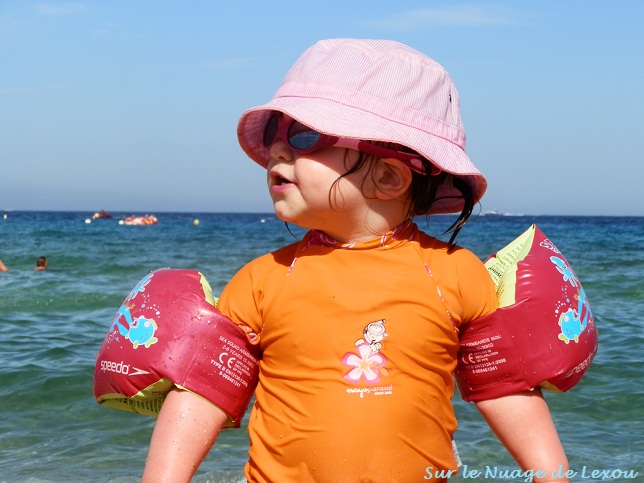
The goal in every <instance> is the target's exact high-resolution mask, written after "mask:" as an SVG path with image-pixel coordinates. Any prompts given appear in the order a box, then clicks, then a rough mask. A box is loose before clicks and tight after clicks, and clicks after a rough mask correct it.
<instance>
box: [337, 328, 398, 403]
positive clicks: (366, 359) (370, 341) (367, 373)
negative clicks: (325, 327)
mask: <svg viewBox="0 0 644 483" xmlns="http://www.w3.org/2000/svg"><path fill="white" fill-rule="evenodd" d="M362 335H363V338H362V339H358V340H357V341H356V342H355V346H356V347H357V348H358V353H357V354H355V353H354V352H347V353H346V354H345V355H344V357H343V358H342V364H343V365H344V366H347V367H350V368H351V370H349V371H348V372H347V373H346V374H345V375H344V378H345V379H346V380H347V381H349V382H351V383H353V384H357V383H359V382H360V381H364V382H365V383H367V384H369V385H374V384H378V383H379V382H380V378H381V377H383V376H387V375H388V374H389V371H388V370H387V368H386V367H385V364H386V363H387V358H386V357H385V356H384V355H382V354H381V353H380V349H382V343H381V342H382V341H383V340H384V338H385V337H387V331H386V330H385V320H384V319H381V320H376V321H375V322H371V323H369V324H367V326H366V327H365V328H364V330H363V331H362ZM360 397H362V396H360Z"/></svg>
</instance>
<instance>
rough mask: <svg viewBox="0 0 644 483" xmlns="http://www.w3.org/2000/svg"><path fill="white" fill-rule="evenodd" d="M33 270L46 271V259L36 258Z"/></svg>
mask: <svg viewBox="0 0 644 483" xmlns="http://www.w3.org/2000/svg"><path fill="white" fill-rule="evenodd" d="M34 270H47V259H46V258H45V257H38V259H37V260H36V268H34Z"/></svg>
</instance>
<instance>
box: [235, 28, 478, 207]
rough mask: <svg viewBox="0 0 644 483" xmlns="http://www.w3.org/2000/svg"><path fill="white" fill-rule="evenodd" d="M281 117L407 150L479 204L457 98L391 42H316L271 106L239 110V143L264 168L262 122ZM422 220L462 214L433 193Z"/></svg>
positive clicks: (434, 71)
mask: <svg viewBox="0 0 644 483" xmlns="http://www.w3.org/2000/svg"><path fill="white" fill-rule="evenodd" d="M272 111H280V112H283V113H284V114H287V115H288V116H290V117H292V118H294V119H296V120H298V121H299V122H301V123H303V124H305V125H307V126H309V127H311V128H313V129H315V130H316V131H319V132H321V133H324V134H328V135H332V136H338V137H343V138H350V139H359V140H363V141H382V142H392V143H398V144H401V145H403V146H406V147H408V148H410V149H412V150H414V151H416V152H417V153H419V154H421V155H422V156H423V157H425V158H426V159H428V160H429V161H431V162H432V163H433V164H434V165H435V166H437V167H438V168H440V169H441V170H442V171H445V172H447V173H450V174H452V175H454V176H457V177H459V178H461V179H462V180H463V181H465V182H466V183H468V184H469V185H470V187H471V188H472V194H473V196H474V203H476V202H478V201H479V200H480V199H481V197H482V196H483V193H485V189H486V187H487V182H486V181H485V177H484V176H483V175H482V174H481V172H480V171H479V170H478V169H476V167H475V166H474V164H472V162H471V161H470V159H469V158H468V157H467V155H466V154H465V131H464V129H463V123H462V121H461V116H460V107H459V100H458V93H457V91H456V88H455V86H454V84H453V83H452V80H451V78H450V76H449V74H448V73H447V72H446V71H445V69H444V68H443V67H442V66H441V65H440V64H438V63H437V62H435V61H434V60H432V59H430V58H429V57H427V56H425V55H423V54H422V53H420V52H418V51H416V50H414V49H412V48H410V47H408V46H406V45H404V44H401V43H398V42H394V41H390V40H361V39H331V40H322V41H320V42H318V43H316V44H315V45H313V46H312V47H310V48H309V49H307V50H306V51H305V52H304V54H302V56H301V57H300V58H299V59H298V60H297V61H296V62H295V64H293V66H292V67H291V69H290V70H289V71H288V73H287V74H286V77H285V78H284V80H283V81H282V85H281V86H280V88H279V89H278V90H277V92H276V93H275V95H274V96H273V99H271V100H270V102H268V103H267V104H264V105H262V106H258V107H255V108H252V109H249V110H247V111H245V112H244V113H243V114H242V116H241V118H240V120H239V124H238V126H237V136H238V138H239V144H240V145H241V147H242V149H243V150H244V151H245V152H246V154H247V155H248V156H249V157H250V158H251V159H252V160H253V161H255V162H256V163H258V164H259V165H261V166H263V167H264V168H265V167H266V166H267V164H268V162H269V160H270V157H269V150H268V149H267V148H266V147H264V144H263V136H264V128H265V126H266V122H267V121H268V118H269V116H270V114H271V112H272ZM437 198H438V199H439V201H437V202H435V203H434V204H433V205H432V208H431V210H430V212H429V213H434V214H437V213H455V212H460V211H461V210H462V208H463V200H462V199H461V198H460V192H459V191H457V190H456V189H454V188H453V187H451V186H449V183H448V184H446V185H443V186H441V187H440V188H439V190H438V193H437Z"/></svg>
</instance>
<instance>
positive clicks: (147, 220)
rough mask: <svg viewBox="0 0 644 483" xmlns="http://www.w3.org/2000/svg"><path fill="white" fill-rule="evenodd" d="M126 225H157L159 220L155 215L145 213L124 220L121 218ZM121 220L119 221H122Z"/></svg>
mask: <svg viewBox="0 0 644 483" xmlns="http://www.w3.org/2000/svg"><path fill="white" fill-rule="evenodd" d="M121 222H122V224H124V225H156V224H157V223H158V222H159V220H157V217H156V216H154V215H145V216H128V217H127V218H125V219H124V220H121ZM121 222H119V223H121Z"/></svg>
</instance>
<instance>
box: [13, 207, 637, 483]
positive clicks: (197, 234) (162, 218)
mask: <svg viewBox="0 0 644 483" xmlns="http://www.w3.org/2000/svg"><path fill="white" fill-rule="evenodd" d="M129 214H130V213H127V215H129ZM155 214H156V215H157V216H158V218H159V224H158V225H156V226H123V225H119V224H118V218H119V217H120V216H121V214H114V213H113V216H114V218H112V219H107V220H96V221H94V222H92V223H89V224H87V223H85V220H86V218H88V216H90V215H91V214H89V213H61V212H10V213H7V214H6V215H7V217H6V219H2V218H0V259H1V260H3V261H4V263H5V264H6V265H7V266H8V267H9V268H10V269H11V272H7V273H1V272H0V414H1V418H0V482H5V481H6V482H30V483H42V482H49V481H51V482H58V481H66V482H75V481H79V482H81V481H97V482H135V481H138V478H139V477H140V474H141V471H142V468H143V464H144V461H145V457H146V453H147V445H148V442H149V438H150V434H151V431H152V427H153V422H154V421H153V420H152V419H151V418H147V417H144V416H139V415H135V414H129V413H125V412H121V411H116V410H114V409H109V408H106V407H103V406H99V405H98V404H96V403H95V401H94V399H93V395H92V384H93V382H92V378H93V368H94V366H93V364H94V357H95V355H96V352H97V350H98V348H99V346H100V344H101V342H102V339H103V337H104V336H105V333H106V332H107V329H108V326H109V324H110V322H111V320H112V317H113V315H114V313H115V311H116V309H117V308H118V307H119V305H120V304H121V302H122V301H123V299H124V298H125V296H126V295H127V294H128V292H129V291H130V289H131V288H132V287H133V286H134V285H135V284H136V282H138V281H139V280H140V279H141V278H142V277H143V276H144V275H146V274H147V273H148V272H149V271H150V270H152V269H155V268H159V267H165V266H169V267H173V268H193V269H199V270H200V271H201V272H202V273H204V275H205V276H206V277H207V278H208V280H209V281H210V283H211V285H212V287H213V290H214V292H216V293H218V292H219V291H221V289H222V288H223V287H224V285H225V283H226V281H227V280H228V279H229V278H230V277H231V276H232V275H233V274H234V273H235V272H236V271H237V269H239V268H240V267H241V266H242V265H243V264H244V263H246V262H247V261H249V260H251V259H252V258H254V257H256V256H259V255H261V254H263V253H265V252H267V251H270V250H272V249H275V248H277V247H280V246H283V245H285V244H287V243H290V242H292V241H293V240H294V238H293V235H291V234H290V233H289V231H288V230H287V229H286V227H285V226H284V224H283V223H281V222H279V221H278V220H276V219H275V217H274V216H273V215H270V214H205V213H199V214H195V213H172V214H170V213H167V214H164V213H155ZM0 215H1V213H0ZM195 218H198V219H199V221H200V223H199V225H198V226H195V225H194V224H193V220H194V219H195ZM447 223H448V220H447V219H446V218H445V217H434V218H432V219H431V221H430V225H429V226H427V225H426V224H425V222H424V221H420V222H419V225H420V226H421V228H423V229H424V230H425V231H428V232H429V233H431V234H435V235H436V234H439V233H440V232H441V230H442V229H443V228H444V227H445V226H446V224H447ZM531 223H537V225H538V226H539V227H540V228H541V229H542V231H544V232H545V233H546V235H547V236H548V237H549V238H550V239H551V240H552V241H553V242H554V243H555V244H556V245H557V247H558V248H559V249H560V250H561V251H562V252H563V253H564V255H565V256H566V258H567V259H568V261H569V262H570V263H571V265H572V266H573V267H574V269H575V271H576V272H577V275H578V276H579V278H580V279H581V281H582V283H583V284H584V288H585V290H586V292H587V294H588V297H589V300H590V303H591V306H592V309H593V313H594V316H595V319H596V324H597V327H598V329H599V338H600V348H599V352H598V354H597V356H596V358H595V361H594V362H593V364H592V366H591V368H590V370H589V371H588V373H587V374H586V376H585V377H584V379H583V380H582V381H581V383H580V384H579V385H578V386H577V387H576V388H574V389H572V390H571V391H570V392H568V393H566V394H559V395H548V401H549V404H550V407H551V410H552V413H553V417H554V419H555V423H556V424H557V427H558V429H559V432H560V436H561V439H562V441H563V444H564V447H565V448H566V451H567V453H568V457H569V460H570V464H571V467H572V469H573V470H574V471H577V473H578V474H577V476H576V477H575V478H573V481H589V482H590V481H601V478H600V477H598V478H592V475H591V472H592V471H597V470H610V474H609V476H619V477H618V478H612V479H611V481H644V402H643V401H644V384H643V382H644V381H643V374H644V354H643V351H642V342H643V340H644V331H643V329H642V322H643V321H644V318H643V317H642V315H641V313H640V311H641V309H642V308H643V302H644V280H643V277H642V274H643V273H644V218H610V217H529V216H525V217H524V216H517V217H506V216H480V217H478V218H475V219H474V220H473V221H472V222H471V223H470V224H468V226H467V227H466V228H465V229H464V231H463V232H462V233H461V235H460V236H459V243H460V244H461V245H463V246H466V247H467V248H469V249H471V250H472V251H474V252H475V253H476V254H477V255H479V256H480V257H481V258H486V257H487V256H488V255H489V254H491V253H493V252H495V251H496V250H498V249H499V248H501V247H503V246H505V245H506V244H507V243H508V242H509V241H511V240H512V239H514V238H515V237H516V236H518V235H519V234H520V233H522V232H523V231H524V230H525V229H527V228H528V227H529V225H530V224H531ZM291 230H292V231H293V233H295V235H298V234H300V233H301V231H299V230H297V228H295V227H291ZM40 255H44V256H46V257H47V259H48V260H49V269H48V270H47V271H45V272H36V271H34V270H33V267H34V266H35V262H36V258H37V257H38V256H40ZM454 405H455V408H456V412H457V416H458V418H459V423H460V427H459V430H458V431H457V433H456V438H457V442H458V447H459V452H460V456H461V458H462V459H463V463H465V464H467V465H468V468H469V469H470V470H471V469H475V470H479V471H482V474H481V475H480V476H478V478H476V479H474V478H472V477H471V478H464V477H463V475H462V473H459V475H457V476H455V477H453V478H452V479H451V481H459V482H460V481H501V476H503V474H502V473H498V474H497V477H496V478H493V477H492V476H490V474H488V477H487V478H486V476H485V471H486V467H490V470H494V469H495V468H496V469H498V470H512V469H515V468H516V467H515V465H514V462H513V460H512V458H511V457H510V456H508V455H507V453H506V452H505V450H504V449H503V447H502V446H501V445H500V444H499V443H498V442H497V441H496V439H495V438H494V436H493V435H492V434H491V433H490V431H489V429H488V428H487V426H486V424H485V423H484V422H483V421H482V420H481V418H480V416H479V415H478V413H477V411H476V409H475V408H474V406H473V405H472V404H466V403H464V402H462V401H461V400H460V399H458V396H457V397H456V398H455V399H454ZM246 451H247V438H246V435H245V432H244V431H243V430H239V431H234V430H232V431H226V432H224V433H223V434H222V435H221V436H220V439H219V441H218V442H217V444H216V445H215V448H214V449H213V451H211V453H210V455H209V456H208V458H207V459H206V461H205V462H204V463H203V465H202V466H201V468H200V470H199V472H198V473H197V476H196V477H195V479H194V481H195V482H240V481H244V479H243V471H242V468H243V464H244V462H245V460H246ZM401 464H404V463H403V462H401ZM584 468H585V469H584ZM621 471H623V472H624V473H620V472H621ZM582 472H584V473H582ZM629 472H638V473H639V474H638V476H637V477H636V479H634V480H633V479H629V478H628V475H629ZM423 476H424V475H419V481H426V480H424V479H423ZM604 476H605V474H604ZM524 480H525V478H504V479H503V481H524ZM604 481H606V480H604Z"/></svg>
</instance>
